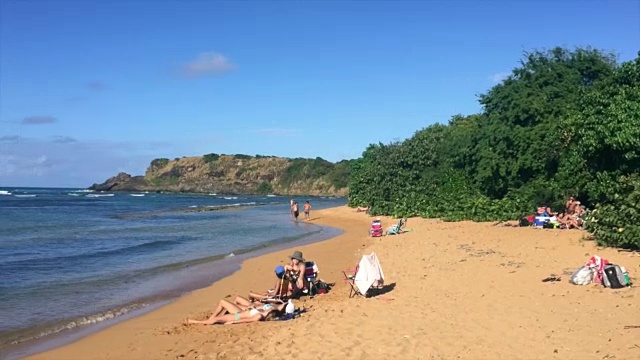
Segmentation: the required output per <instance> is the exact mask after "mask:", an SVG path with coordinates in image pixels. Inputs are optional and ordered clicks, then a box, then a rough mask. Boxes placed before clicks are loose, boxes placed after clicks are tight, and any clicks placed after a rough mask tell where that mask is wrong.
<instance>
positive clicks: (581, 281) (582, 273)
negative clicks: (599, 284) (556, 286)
mask: <svg viewBox="0 0 640 360" xmlns="http://www.w3.org/2000/svg"><path fill="white" fill-rule="evenodd" d="M593 276H594V273H593V270H592V269H590V268H589V267H587V266H583V267H581V268H580V269H578V270H576V272H574V273H573V275H571V278H569V282H570V283H572V284H574V285H589V284H591V282H592V281H593Z"/></svg>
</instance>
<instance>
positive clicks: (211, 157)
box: [202, 153, 220, 164]
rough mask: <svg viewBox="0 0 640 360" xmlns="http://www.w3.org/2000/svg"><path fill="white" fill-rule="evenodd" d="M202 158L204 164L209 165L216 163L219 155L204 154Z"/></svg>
mask: <svg viewBox="0 0 640 360" xmlns="http://www.w3.org/2000/svg"><path fill="white" fill-rule="evenodd" d="M202 158H203V159H204V162H205V163H206V164H210V163H213V162H216V161H218V159H220V154H216V153H211V154H206V155H204V156H203V157H202Z"/></svg>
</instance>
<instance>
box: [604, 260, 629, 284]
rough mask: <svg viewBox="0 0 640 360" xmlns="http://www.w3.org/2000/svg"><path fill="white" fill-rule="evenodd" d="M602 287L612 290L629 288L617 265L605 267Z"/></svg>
mask: <svg viewBox="0 0 640 360" xmlns="http://www.w3.org/2000/svg"><path fill="white" fill-rule="evenodd" d="M602 285H604V286H605V287H608V288H611V289H621V288H623V287H625V286H629V282H628V281H627V279H626V277H625V276H624V272H623V271H622V269H621V268H620V266H618V265H616V264H609V265H605V267H604V270H603V276H602Z"/></svg>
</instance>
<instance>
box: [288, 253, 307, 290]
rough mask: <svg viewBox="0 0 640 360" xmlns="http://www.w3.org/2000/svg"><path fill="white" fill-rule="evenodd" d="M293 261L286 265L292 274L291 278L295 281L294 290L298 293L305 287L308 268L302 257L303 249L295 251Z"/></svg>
mask: <svg viewBox="0 0 640 360" xmlns="http://www.w3.org/2000/svg"><path fill="white" fill-rule="evenodd" d="M289 259H291V263H290V264H287V265H285V267H284V268H285V270H287V271H288V272H289V274H291V278H292V280H293V281H294V282H293V284H292V285H293V289H292V290H293V292H294V293H296V292H298V291H300V290H303V289H304V271H305V269H306V264H305V262H304V258H303V257H302V252H301V251H298V250H296V251H294V252H293V254H292V255H291V256H289Z"/></svg>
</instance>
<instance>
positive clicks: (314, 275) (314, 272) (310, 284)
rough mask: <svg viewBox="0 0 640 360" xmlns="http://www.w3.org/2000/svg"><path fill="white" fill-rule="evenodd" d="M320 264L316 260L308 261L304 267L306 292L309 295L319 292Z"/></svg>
mask: <svg viewBox="0 0 640 360" xmlns="http://www.w3.org/2000/svg"><path fill="white" fill-rule="evenodd" d="M318 272H319V271H318V265H316V263H315V262H314V261H307V262H306V263H305V269H304V285H305V290H304V291H303V293H306V294H307V295H309V296H313V295H315V294H317V293H318V291H317V289H316V282H317V281H318Z"/></svg>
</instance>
